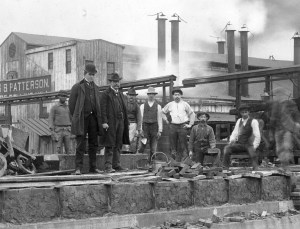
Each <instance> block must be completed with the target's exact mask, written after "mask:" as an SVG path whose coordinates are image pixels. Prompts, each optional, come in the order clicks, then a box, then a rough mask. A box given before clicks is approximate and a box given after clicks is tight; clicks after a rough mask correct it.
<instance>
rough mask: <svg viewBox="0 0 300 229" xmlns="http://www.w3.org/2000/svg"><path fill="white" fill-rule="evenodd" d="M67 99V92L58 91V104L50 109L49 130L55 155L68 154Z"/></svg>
mask: <svg viewBox="0 0 300 229" xmlns="http://www.w3.org/2000/svg"><path fill="white" fill-rule="evenodd" d="M67 98H68V93H67V91H64V90H60V91H59V92H58V99H59V101H58V103H57V104H55V105H54V106H53V107H51V110H50V114H49V128H50V130H51V131H52V138H54V139H53V140H54V141H56V142H57V148H56V153H58V154H61V153H62V152H63V145H64V147H65V153H66V154H69V153H70V137H71V116H70V111H69V107H68V105H67V103H66V100H67Z"/></svg>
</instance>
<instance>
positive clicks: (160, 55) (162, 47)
mask: <svg viewBox="0 0 300 229" xmlns="http://www.w3.org/2000/svg"><path fill="white" fill-rule="evenodd" d="M156 20H157V61H158V73H159V74H161V72H164V71H165V70H166V20H167V19H166V18H165V15H164V14H163V13H160V14H157V18H156Z"/></svg>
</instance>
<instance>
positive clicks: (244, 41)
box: [239, 25, 249, 96]
mask: <svg viewBox="0 0 300 229" xmlns="http://www.w3.org/2000/svg"><path fill="white" fill-rule="evenodd" d="M239 32H240V41H241V71H248V32H249V31H248V29H247V27H246V26H245V25H243V26H242V27H241V30H240V31H239ZM247 82H248V79H245V80H242V81H241V95H242V96H249V89H248V84H247Z"/></svg>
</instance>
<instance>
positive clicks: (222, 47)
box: [217, 39, 225, 54]
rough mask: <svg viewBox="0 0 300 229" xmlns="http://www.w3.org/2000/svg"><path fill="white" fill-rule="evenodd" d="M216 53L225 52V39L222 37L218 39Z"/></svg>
mask: <svg viewBox="0 0 300 229" xmlns="http://www.w3.org/2000/svg"><path fill="white" fill-rule="evenodd" d="M217 44H218V54H225V41H224V40H223V39H218V41H217Z"/></svg>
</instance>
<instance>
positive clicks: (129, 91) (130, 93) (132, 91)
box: [127, 87, 138, 95]
mask: <svg viewBox="0 0 300 229" xmlns="http://www.w3.org/2000/svg"><path fill="white" fill-rule="evenodd" d="M127 95H138V94H137V93H136V92H135V90H134V88H133V87H132V88H129V89H128V92H127Z"/></svg>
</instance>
